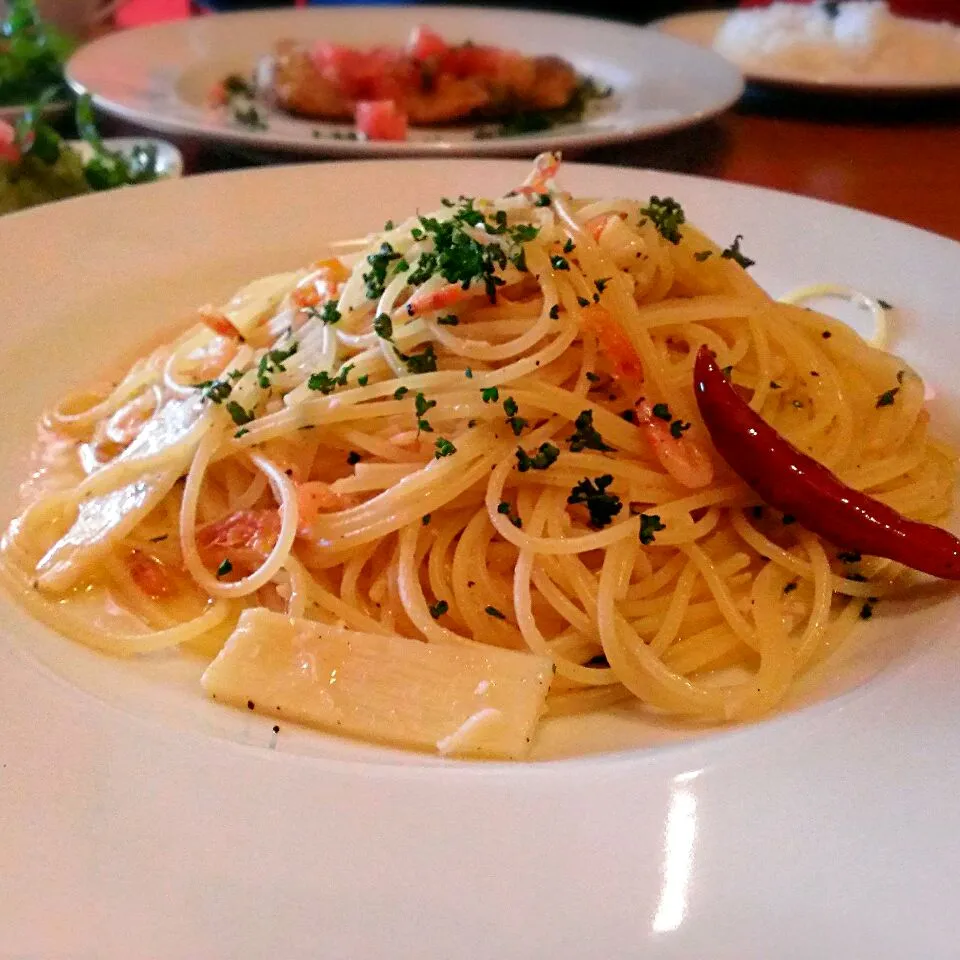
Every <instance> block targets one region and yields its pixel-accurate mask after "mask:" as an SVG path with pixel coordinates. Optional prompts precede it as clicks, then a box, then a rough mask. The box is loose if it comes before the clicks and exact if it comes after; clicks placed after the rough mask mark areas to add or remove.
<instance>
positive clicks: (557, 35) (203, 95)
mask: <svg viewBox="0 0 960 960" xmlns="http://www.w3.org/2000/svg"><path fill="white" fill-rule="evenodd" d="M419 24H427V25H429V26H430V27H431V28H432V29H434V30H435V31H437V32H439V33H440V34H441V35H442V36H443V37H444V38H446V39H448V40H449V41H450V42H465V41H467V40H472V41H474V42H475V43H478V44H484V43H486V44H494V45H498V46H506V47H511V48H515V49H517V50H519V51H520V52H522V53H525V54H529V55H538V54H556V55H559V56H562V57H564V58H566V59H568V60H569V61H570V62H571V63H572V64H573V65H574V66H575V67H576V68H577V70H578V71H579V72H580V73H582V74H585V75H589V76H591V77H593V78H594V79H595V80H596V81H597V83H598V84H600V85H607V86H609V87H610V88H611V89H612V91H613V92H612V94H611V96H610V97H608V98H607V99H604V100H601V101H597V102H595V103H594V104H593V106H592V109H590V110H589V112H588V113H587V115H585V117H584V118H583V119H582V120H580V121H578V122H570V123H563V124H559V125H557V126H555V127H553V128H552V129H549V130H546V131H543V132H540V133H533V134H526V135H520V136H491V137H487V138H484V139H477V138H476V137H475V133H476V131H477V127H476V125H473V126H469V125H468V126H459V127H458V126H446V127H436V128H427V127H420V128H414V127H411V130H410V134H409V138H408V139H407V140H405V141H401V142H394V141H372V140H371V141H360V142H358V141H356V140H351V139H347V138H346V134H348V133H349V132H350V130H351V129H352V127H351V125H350V124H343V123H324V122H318V121H309V120H303V119H298V118H296V117H293V116H290V115H288V114H285V113H282V112H280V111H279V110H275V109H271V108H270V107H268V106H263V105H258V108H257V109H258V112H259V116H260V117H262V118H263V120H264V121H265V126H264V127H262V128H260V127H251V126H250V125H249V124H248V125H244V124H242V123H240V122H238V121H237V120H236V119H235V117H234V113H233V112H231V111H230V110H228V109H224V108H215V107H212V106H211V105H210V101H209V94H210V91H211V89H212V87H213V86H214V84H216V83H217V82H219V81H221V80H223V79H224V77H225V76H227V75H228V74H231V73H240V74H250V73H251V71H252V70H253V68H254V66H255V64H256V63H257V61H258V60H259V59H260V58H261V57H262V56H263V55H264V54H267V53H269V52H270V51H271V50H272V49H273V46H274V44H275V43H276V41H277V40H280V39H286V38H302V39H325V40H329V41H334V42H337V43H345V44H351V45H355V46H360V47H363V48H369V47H373V46H376V45H378V44H387V45H401V44H403V43H404V42H405V40H406V38H407V36H408V35H409V33H410V31H411V29H412V28H413V27H415V26H417V25H419ZM67 76H68V79H69V81H70V83H71V84H72V86H73V87H74V89H76V90H78V91H87V92H89V93H90V94H91V95H92V96H93V98H94V101H95V103H96V105H97V107H98V108H100V109H102V110H105V111H107V112H108V113H111V114H113V115H115V116H118V117H121V118H122V119H124V120H129V121H132V122H134V123H137V124H139V125H141V126H144V127H148V128H151V129H156V130H160V131H163V132H164V133H168V134H180V135H189V136H196V137H202V138H205V139H211V140H219V141H224V142H229V143H233V144H236V145H238V146H245V147H256V148H259V149H269V150H272V151H285V152H292V153H299V154H312V155H320V156H363V157H374V156H402V155H411V154H418V155H423V154H435V155H444V156H459V155H483V154H487V155H498V156H503V155H512V156H532V155H533V154H535V153H537V152H538V151H540V150H545V149H556V148H560V147H562V148H564V149H574V148H586V147H591V146H599V145H601V144H605V143H617V142H622V141H625V140H630V139H636V138H642V137H648V136H652V135H655V134H658V133H664V132H666V131H668V130H674V129H678V128H681V127H686V126H689V125H691V124H694V123H697V122H700V121H701V120H704V119H706V118H708V117H711V116H713V115H715V114H717V113H719V112H721V111H722V110H725V109H726V108H727V107H729V106H730V104H732V103H733V102H735V101H736V100H737V98H738V97H739V96H740V94H741V92H742V89H743V82H742V78H741V77H740V75H739V72H738V71H737V69H736V68H735V67H732V66H731V65H730V64H728V63H726V62H725V61H724V60H722V59H721V58H720V57H718V56H716V55H715V54H713V53H711V52H705V51H703V50H699V49H697V48H696V47H693V46H691V45H689V44H682V43H678V42H676V41H674V40H673V39H672V38H668V37H664V36H663V35H662V34H659V33H657V32H656V31H651V30H645V29H642V28H640V27H637V26H634V25H631V24H626V23H616V22H613V21H605V20H599V19H591V18H587V17H574V16H566V15H559V14H548V13H541V12H532V11H522V10H500V9H496V8H486V7H484V8H480V7H443V6H437V7H431V6H416V5H415V6H410V7H405V6H403V7H383V8H376V7H374V8H364V9H363V10H362V11H361V10H358V9H357V8H356V7H351V6H342V7H333V8H323V9H320V8H313V9H307V10H303V9H300V10H264V11H255V12H250V13H242V14H230V15H222V16H217V17H199V18H194V19H190V20H183V21H177V22H172V23H165V24H160V25H156V26H151V27H148V28H144V29H138V30H130V31H123V32H120V33H116V34H113V35H111V36H108V37H104V38H102V39H99V40H97V41H95V42H94V43H92V44H90V45H88V46H86V47H84V48H83V49H82V50H80V51H78V52H77V53H76V54H75V55H74V57H73V58H72V59H71V61H70V63H69V64H68V67H67ZM486 126H488V127H489V125H486Z"/></svg>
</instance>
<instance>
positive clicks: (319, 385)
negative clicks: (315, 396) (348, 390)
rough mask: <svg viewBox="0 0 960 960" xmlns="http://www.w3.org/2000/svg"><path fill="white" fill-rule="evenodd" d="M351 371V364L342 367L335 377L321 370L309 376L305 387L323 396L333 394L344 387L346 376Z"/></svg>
mask: <svg viewBox="0 0 960 960" xmlns="http://www.w3.org/2000/svg"><path fill="white" fill-rule="evenodd" d="M352 369H353V364H352V363H348V364H347V365H346V366H345V367H343V368H342V369H341V371H340V373H339V374H337V376H335V377H331V376H330V374H329V373H327V371H326V370H321V371H320V373H312V374H310V379H309V380H307V387H308V389H310V390H319V391H320V393H322V394H323V395H324V396H327V395H328V394H330V393H333V391H334V390H336V389H337V387H344V386H346V384H347V375H348V374H349V373H350V371H351V370H352Z"/></svg>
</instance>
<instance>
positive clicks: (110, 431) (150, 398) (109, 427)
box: [92, 390, 159, 461]
mask: <svg viewBox="0 0 960 960" xmlns="http://www.w3.org/2000/svg"><path fill="white" fill-rule="evenodd" d="M158 403H159V398H158V395H157V392H156V391H155V390H147V391H145V392H144V393H141V394H139V395H138V396H136V397H134V398H133V399H132V400H128V401H127V402H126V403H125V404H124V405H123V406H122V407H120V408H119V409H118V410H115V411H114V412H113V414H111V416H110V417H109V418H107V419H106V420H101V421H100V422H99V423H98V424H97V428H96V430H94V432H93V438H92V445H93V447H94V448H95V450H96V454H97V459H98V460H100V461H106V460H112V459H113V458H114V457H115V456H117V454H119V453H120V452H121V451H122V450H125V449H126V448H127V447H128V446H130V444H131V443H132V442H133V440H134V438H135V437H136V436H137V434H138V433H139V432H140V430H141V429H142V428H143V425H144V424H145V423H146V422H147V421H148V420H149V419H150V418H151V417H152V416H153V414H154V412H155V411H156V409H157V405H158Z"/></svg>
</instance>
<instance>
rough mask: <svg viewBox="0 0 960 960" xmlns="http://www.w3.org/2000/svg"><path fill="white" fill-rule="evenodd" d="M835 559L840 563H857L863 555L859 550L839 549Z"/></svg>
mask: <svg viewBox="0 0 960 960" xmlns="http://www.w3.org/2000/svg"><path fill="white" fill-rule="evenodd" d="M837 559H838V560H839V561H840V562H841V563H859V562H860V561H861V560H862V559H863V557H862V556H861V554H860V551H859V550H841V551H840V552H839V553H838V554H837Z"/></svg>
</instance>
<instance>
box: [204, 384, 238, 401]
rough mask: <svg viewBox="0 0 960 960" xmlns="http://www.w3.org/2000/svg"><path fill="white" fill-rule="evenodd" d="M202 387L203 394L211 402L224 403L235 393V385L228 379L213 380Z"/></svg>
mask: <svg viewBox="0 0 960 960" xmlns="http://www.w3.org/2000/svg"><path fill="white" fill-rule="evenodd" d="M202 387H203V396H204V397H205V398H206V399H207V400H209V401H210V402H211V403H223V401H224V400H226V399H227V397H229V396H230V394H231V393H233V386H232V385H231V384H229V383H228V382H227V381H226V380H213V381H210V382H208V383H206V384H203V385H202Z"/></svg>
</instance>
